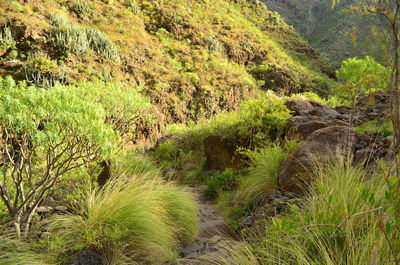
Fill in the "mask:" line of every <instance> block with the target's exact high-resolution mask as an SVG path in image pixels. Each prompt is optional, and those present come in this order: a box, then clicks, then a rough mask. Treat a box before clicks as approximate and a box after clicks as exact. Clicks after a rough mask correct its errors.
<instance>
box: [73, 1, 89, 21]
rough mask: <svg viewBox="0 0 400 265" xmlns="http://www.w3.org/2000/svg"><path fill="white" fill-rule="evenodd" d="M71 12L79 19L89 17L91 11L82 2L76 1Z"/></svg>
mask: <svg viewBox="0 0 400 265" xmlns="http://www.w3.org/2000/svg"><path fill="white" fill-rule="evenodd" d="M71 10H72V11H73V12H74V13H75V14H77V15H78V16H80V17H85V16H88V15H91V14H92V12H93V10H92V8H91V6H90V5H89V4H88V3H87V2H85V1H82V0H77V1H75V2H74V3H73V5H72V6H71Z"/></svg>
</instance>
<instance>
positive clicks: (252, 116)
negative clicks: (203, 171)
mask: <svg viewBox="0 0 400 265" xmlns="http://www.w3.org/2000/svg"><path fill="white" fill-rule="evenodd" d="M284 102H285V99H284V98H281V97H278V96H277V95H275V94H274V93H273V92H271V91H267V92H265V93H261V94H260V95H259V96H258V97H257V98H256V99H254V100H248V101H244V102H243V103H242V104H241V106H240V108H239V110H237V111H233V112H230V113H222V114H219V115H216V116H215V117H213V118H212V119H209V120H204V121H200V122H198V123H197V124H196V125H191V124H189V125H188V126H183V125H171V126H168V127H167V131H168V132H169V133H172V134H179V135H180V137H179V139H180V141H182V143H181V145H180V147H181V148H182V149H183V150H199V149H201V150H202V148H203V141H204V139H205V138H206V137H207V136H208V135H211V134H222V135H226V136H233V137H238V138H240V139H243V140H244V141H246V144H248V145H249V147H253V148H254V147H256V146H263V145H268V143H269V142H271V140H275V139H278V138H281V137H282V135H283V131H284V128H285V126H286V122H287V120H288V119H289V118H290V112H289V110H288V109H287V108H286V106H285V105H284Z"/></svg>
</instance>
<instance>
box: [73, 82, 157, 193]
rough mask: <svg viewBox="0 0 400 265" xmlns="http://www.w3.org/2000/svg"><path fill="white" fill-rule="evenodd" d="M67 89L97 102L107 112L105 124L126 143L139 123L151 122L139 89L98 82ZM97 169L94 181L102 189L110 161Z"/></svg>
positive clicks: (106, 178)
mask: <svg viewBox="0 0 400 265" xmlns="http://www.w3.org/2000/svg"><path fill="white" fill-rule="evenodd" d="M68 89H69V90H72V91H75V93H77V94H78V95H80V96H82V97H84V98H86V99H88V100H91V101H94V102H98V103H100V104H101V105H102V106H103V108H104V110H105V111H106V120H105V122H106V123H107V124H109V125H111V126H112V127H113V129H114V130H115V131H116V132H117V133H118V134H119V135H120V136H121V139H123V140H125V142H129V141H131V140H133V139H134V138H135V136H136V135H135V132H136V125H137V124H138V122H144V121H149V120H150V116H149V115H148V113H147V111H148V110H149V108H150V107H151V104H150V102H149V100H148V99H147V98H145V97H144V96H143V95H142V94H141V93H140V87H136V86H129V85H127V84H122V83H105V82H102V81H99V80H97V81H94V82H81V83H79V84H77V86H69V87H68ZM121 146H122V145H121ZM100 167H101V168H102V171H101V173H100V174H99V176H98V178H97V182H98V184H99V185H101V186H102V185H104V184H105V183H106V181H107V180H108V179H109V178H110V174H111V160H110V159H108V160H103V161H101V162H100Z"/></svg>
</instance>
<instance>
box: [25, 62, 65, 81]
mask: <svg viewBox="0 0 400 265" xmlns="http://www.w3.org/2000/svg"><path fill="white" fill-rule="evenodd" d="M23 72H24V74H25V78H26V80H27V81H28V82H30V83H33V84H35V85H37V86H40V87H46V88H48V87H53V86H56V85H60V84H65V83H66V81H67V74H68V70H67V68H66V67H65V66H59V65H58V64H57V62H56V61H52V60H49V59H47V58H44V57H39V58H33V59H30V60H28V61H27V62H26V63H25V64H24V66H23Z"/></svg>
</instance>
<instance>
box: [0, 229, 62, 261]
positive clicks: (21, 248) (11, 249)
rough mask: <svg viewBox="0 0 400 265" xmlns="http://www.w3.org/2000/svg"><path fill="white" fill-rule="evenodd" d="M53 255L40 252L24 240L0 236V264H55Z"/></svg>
mask: <svg viewBox="0 0 400 265" xmlns="http://www.w3.org/2000/svg"><path fill="white" fill-rule="evenodd" d="M53 258H54V257H49V256H48V255H45V254H40V253H38V252H37V249H35V248H34V247H32V245H29V244H27V243H26V242H21V241H19V240H15V239H12V238H9V237H7V236H4V235H1V236H0V264H1V265H12V264H15V265H27V264H29V265H55V263H53V262H52V259H53Z"/></svg>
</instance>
